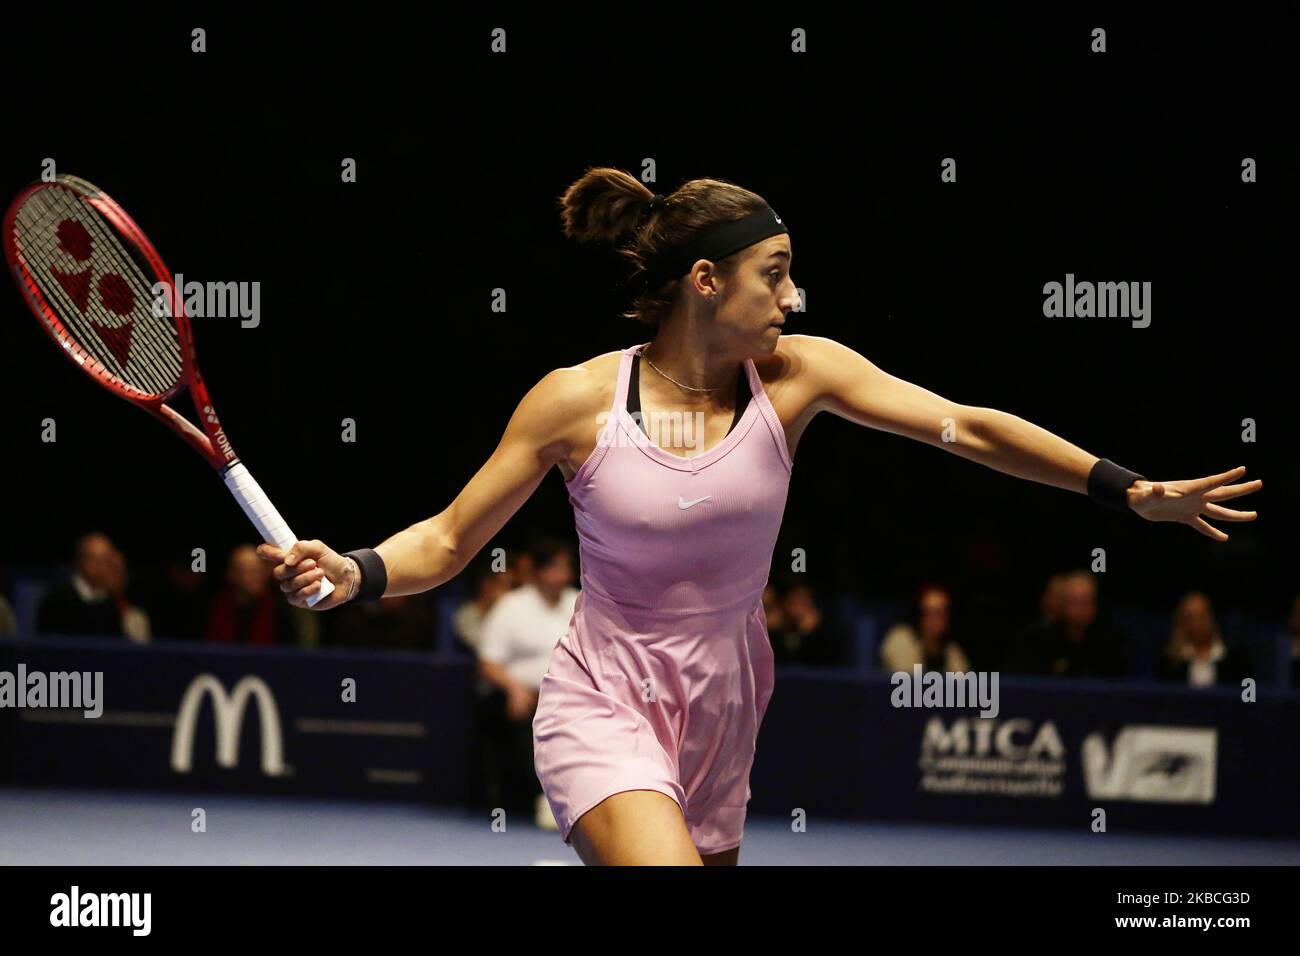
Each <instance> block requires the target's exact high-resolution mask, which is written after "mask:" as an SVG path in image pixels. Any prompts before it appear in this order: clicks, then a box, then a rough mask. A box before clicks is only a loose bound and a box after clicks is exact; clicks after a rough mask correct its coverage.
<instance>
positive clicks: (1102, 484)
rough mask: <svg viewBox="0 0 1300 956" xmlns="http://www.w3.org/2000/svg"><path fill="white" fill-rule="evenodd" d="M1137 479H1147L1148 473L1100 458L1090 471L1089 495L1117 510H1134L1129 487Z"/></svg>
mask: <svg viewBox="0 0 1300 956" xmlns="http://www.w3.org/2000/svg"><path fill="white" fill-rule="evenodd" d="M1135 481H1146V475H1139V474H1138V473H1137V472H1134V471H1129V470H1128V469H1127V468H1121V467H1120V466H1119V465H1117V464H1115V463H1114V462H1113V461H1111V460H1110V459H1109V458H1098V459H1097V463H1096V464H1095V465H1093V466H1092V471H1090V472H1088V497H1089V498H1091V499H1092V500H1093V501H1095V502H1097V503H1098V504H1103V505H1106V506H1107V507H1108V508H1114V509H1116V510H1117V511H1132V510H1133V509H1132V508H1130V507H1129V504H1128V488H1129V486H1130V485H1132V484H1133V482H1135Z"/></svg>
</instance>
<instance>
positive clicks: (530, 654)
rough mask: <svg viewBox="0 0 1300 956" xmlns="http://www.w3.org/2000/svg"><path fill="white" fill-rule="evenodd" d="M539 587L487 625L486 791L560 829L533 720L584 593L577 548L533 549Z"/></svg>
mask: <svg viewBox="0 0 1300 956" xmlns="http://www.w3.org/2000/svg"><path fill="white" fill-rule="evenodd" d="M529 557H530V558H531V559H532V560H531V564H532V580H531V581H530V582H529V583H527V584H522V585H520V586H519V587H517V588H515V589H514V590H513V591H510V592H509V593H507V594H504V595H502V597H501V598H500V599H499V600H498V601H497V602H496V603H495V604H494V605H493V606H492V609H491V610H490V611H488V613H487V615H486V617H484V619H483V627H482V635H481V640H480V642H479V647H478V656H479V674H480V676H481V677H482V678H483V679H484V680H486V681H487V682H488V683H490V684H491V685H493V688H494V691H493V693H492V694H491V695H490V696H489V697H487V698H486V699H485V700H484V701H483V706H482V708H481V711H480V717H481V727H482V732H483V734H482V736H483V740H484V743H485V748H486V749H485V751H484V758H485V772H486V776H487V780H486V787H485V789H486V791H487V795H488V799H489V801H491V803H492V804H493V805H494V806H501V807H505V808H506V809H510V808H514V809H522V808H523V807H525V806H530V808H531V810H532V812H533V813H534V815H535V819H536V820H537V824H538V826H541V827H544V828H546V829H555V828H556V825H555V820H554V818H553V817H552V816H551V810H550V804H548V803H547V801H546V798H545V796H543V794H542V788H541V784H540V783H539V782H538V780H537V772H536V770H535V769H534V761H533V728H532V720H533V714H534V712H535V711H536V709H537V694H538V691H539V690H540V688H541V686H542V677H543V676H545V674H546V669H547V667H548V666H549V665H550V662H551V652H552V651H554V649H555V646H556V644H558V643H559V641H560V638H562V637H563V636H564V635H565V634H566V633H567V632H568V629H569V622H570V620H571V619H572V617H573V609H574V605H575V603H576V602H577V599H578V589H577V588H575V587H573V586H572V584H573V578H574V573H573V558H572V554H571V551H570V548H569V545H568V544H567V543H566V542H564V541H560V540H558V539H553V538H538V539H537V540H535V541H534V542H533V543H532V545H531V547H530V548H529Z"/></svg>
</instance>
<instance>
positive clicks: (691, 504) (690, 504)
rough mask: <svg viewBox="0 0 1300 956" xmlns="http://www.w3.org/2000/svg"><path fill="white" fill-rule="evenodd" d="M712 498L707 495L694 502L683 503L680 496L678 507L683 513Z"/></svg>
mask: <svg viewBox="0 0 1300 956" xmlns="http://www.w3.org/2000/svg"><path fill="white" fill-rule="evenodd" d="M712 497H713V495H705V496H704V497H703V498H696V499H695V500H694V501H683V500H682V498H681V496H680V495H679V496H678V498H677V507H678V508H680V509H681V510H682V511H685V510H686V509H687V508H693V507H694V506H695V505H698V504H699V503H700V502H701V501H708V500H709V499H710V498H712Z"/></svg>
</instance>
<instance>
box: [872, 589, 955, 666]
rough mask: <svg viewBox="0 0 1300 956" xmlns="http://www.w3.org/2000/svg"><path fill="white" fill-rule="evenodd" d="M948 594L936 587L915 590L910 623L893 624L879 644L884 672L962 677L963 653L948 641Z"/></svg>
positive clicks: (950, 599) (949, 596) (949, 599)
mask: <svg viewBox="0 0 1300 956" xmlns="http://www.w3.org/2000/svg"><path fill="white" fill-rule="evenodd" d="M951 623H952V595H951V594H949V592H948V590H947V588H944V587H942V586H940V585H938V584H923V585H921V587H920V588H918V589H917V594H916V600H915V601H914V603H913V608H912V621H911V622H910V623H909V622H900V623H898V624H895V625H894V626H893V627H891V628H890V629H889V631H888V632H887V633H886V634H885V639H884V641H882V642H881V645H880V664H881V667H882V668H883V669H884V671H885V672H886V673H889V674H897V673H899V672H900V671H902V672H904V673H908V674H910V673H912V668H913V667H915V666H916V665H917V664H920V665H921V668H922V670H923V671H926V672H929V671H939V672H940V673H957V674H965V673H966V672H968V671H969V670H970V669H971V667H970V661H969V660H967V658H966V652H965V651H963V650H962V649H961V646H960V645H959V644H958V643H957V642H956V641H954V640H953V639H952V634H951Z"/></svg>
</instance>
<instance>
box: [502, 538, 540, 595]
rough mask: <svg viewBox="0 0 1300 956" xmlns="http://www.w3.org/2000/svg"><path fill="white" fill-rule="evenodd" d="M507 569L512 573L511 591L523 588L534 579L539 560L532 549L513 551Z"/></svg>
mask: <svg viewBox="0 0 1300 956" xmlns="http://www.w3.org/2000/svg"><path fill="white" fill-rule="evenodd" d="M506 560H507V562H508V564H507V568H508V570H509V573H510V587H511V589H514V588H518V587H523V586H524V585H525V584H527V583H528V582H529V581H531V580H532V579H533V573H534V571H535V569H536V565H537V558H536V556H535V555H534V554H533V549H532V548H531V547H529V548H525V549H523V550H517V551H511V552H509V556H508V557H507V558H506Z"/></svg>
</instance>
